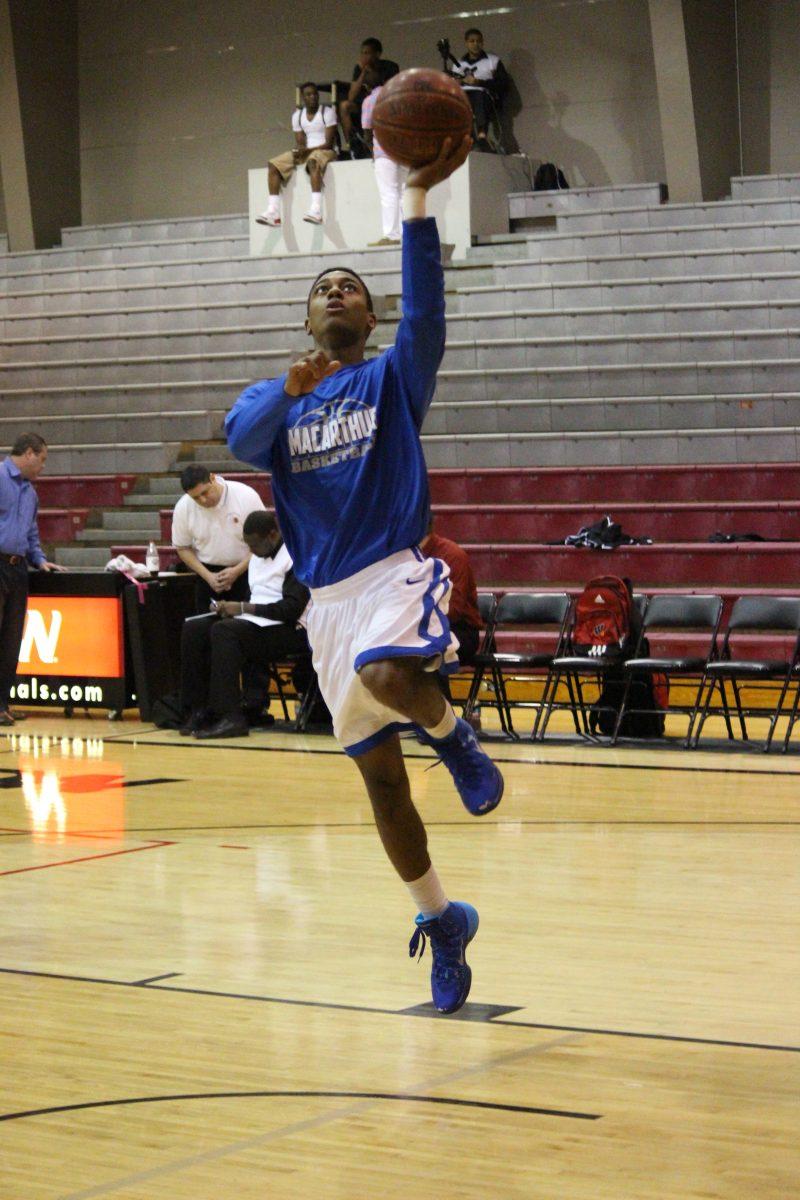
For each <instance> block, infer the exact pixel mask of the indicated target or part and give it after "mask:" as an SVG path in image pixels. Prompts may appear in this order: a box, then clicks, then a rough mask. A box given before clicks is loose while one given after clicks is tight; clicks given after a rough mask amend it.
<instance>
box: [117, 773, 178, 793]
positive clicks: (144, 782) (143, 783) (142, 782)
mask: <svg viewBox="0 0 800 1200" xmlns="http://www.w3.org/2000/svg"><path fill="white" fill-rule="evenodd" d="M186 782H187V781H186V780H185V779H179V778H177V776H175V777H170V776H168V775H164V776H163V777H162V778H161V779H132V780H130V781H128V780H127V779H123V781H122V786H123V787H124V788H125V791H126V792H127V791H129V790H130V788H136V787H152V786H153V784H156V783H186Z"/></svg>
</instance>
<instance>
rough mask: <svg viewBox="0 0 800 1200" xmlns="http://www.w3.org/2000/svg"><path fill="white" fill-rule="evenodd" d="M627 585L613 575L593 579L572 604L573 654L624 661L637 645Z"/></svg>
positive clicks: (630, 597) (629, 590) (630, 593)
mask: <svg viewBox="0 0 800 1200" xmlns="http://www.w3.org/2000/svg"><path fill="white" fill-rule="evenodd" d="M634 609H635V606H634V603H633V591H632V589H631V585H630V582H629V581H628V580H625V579H619V578H618V577H617V576H616V575H596V576H595V578H594V579H590V580H589V582H588V583H587V585H586V587H585V588H584V589H583V591H582V592H581V594H580V596H578V599H577V600H576V602H575V625H574V628H573V631H572V645H573V650H574V652H575V653H576V654H586V655H589V656H591V657H597V658H604V657H612V658H620V659H621V658H624V657H625V653H626V651H627V652H628V654H630V652H631V650H632V649H633V646H634V645H635V642H636V633H635V631H634V628H633V625H634V620H635V617H634Z"/></svg>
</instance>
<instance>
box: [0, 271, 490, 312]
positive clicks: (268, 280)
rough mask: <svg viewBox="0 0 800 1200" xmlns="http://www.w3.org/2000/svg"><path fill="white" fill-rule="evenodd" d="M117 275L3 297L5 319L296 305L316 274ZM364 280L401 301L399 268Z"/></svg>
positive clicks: (376, 292)
mask: <svg viewBox="0 0 800 1200" xmlns="http://www.w3.org/2000/svg"><path fill="white" fill-rule="evenodd" d="M223 265H224V264H223ZM118 274H119V276H120V277H119V278H118V279H114V280H113V281H112V282H110V283H108V282H106V283H104V284H101V283H98V282H94V283H92V284H91V285H90V284H84V285H81V283H80V281H79V280H76V279H73V280H72V281H71V282H70V283H69V285H68V286H56V285H53V284H48V285H47V286H39V287H34V286H33V285H31V286H30V287H28V288H26V289H25V290H24V291H7V292H3V293H0V318H2V317H3V316H4V315H5V314H6V313H8V312H15V311H16V312H19V311H23V310H24V311H26V312H27V313H29V314H30V315H36V314H46V313H47V312H48V310H54V309H63V308H64V305H65V304H67V303H69V302H72V303H74V304H75V306H76V308H75V311H76V312H79V311H81V309H83V308H97V307H98V306H99V305H102V306H105V307H107V308H109V309H113V310H124V309H126V308H128V307H130V306H131V305H139V304H141V305H147V304H150V305H152V304H157V303H159V302H161V301H163V300H167V301H169V300H173V301H174V302H175V303H184V304H194V305H195V306H197V307H202V306H203V305H205V304H206V303H209V302H211V303H213V302H214V301H217V300H229V301H239V300H242V301H247V300H250V301H254V300H259V301H264V300H274V301H275V302H276V303H280V302H281V300H282V299H283V298H284V297H285V296H286V295H287V292H288V293H289V294H290V296H291V299H292V301H293V302H294V301H296V300H297V298H298V296H299V297H300V298H303V299H304V298H305V296H306V295H307V293H308V287H309V286H310V284H311V281H312V279H313V278H314V275H315V274H316V271H315V272H313V273H312V272H305V273H304V274H301V275H293V274H286V275H274V276H265V275H262V274H259V273H256V272H254V271H252V270H251V271H250V272H249V273H247V274H243V273H239V274H236V273H232V274H229V275H228V276H226V277H222V276H221V275H218V276H215V277H211V276H209V275H208V274H207V273H206V272H202V271H201V272H194V271H193V270H192V269H191V268H187V270H181V271H180V272H179V273H178V274H179V276H180V277H179V278H164V277H163V276H162V275H161V273H159V272H158V271H157V270H156V269H151V268H146V269H144V270H143V269H142V268H131V270H130V271H128V272H125V273H124V274H123V273H119V272H118ZM143 276H144V277H143ZM364 276H365V278H366V280H367V282H368V284H369V286H370V290H371V291H372V293H373V299H374V300H375V301H376V303H377V297H378V296H381V295H388V296H392V297H396V296H398V295H399V293H400V286H401V282H400V268H399V264H398V266H397V267H394V266H393V267H388V268H380V269H378V270H370V271H369V272H366V271H365V272H364ZM446 278H447V286H448V287H449V288H450V289H451V290H452V289H453V288H454V287H455V286H456V281H457V282H458V284H460V285H462V286H466V285H471V286H478V285H480V284H488V283H491V282H492V280H493V274H492V266H491V264H489V263H466V262H465V263H457V264H455V265H454V266H452V267H449V268H448V270H447V276H446Z"/></svg>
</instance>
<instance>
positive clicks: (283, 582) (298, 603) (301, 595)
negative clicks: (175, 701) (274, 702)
mask: <svg viewBox="0 0 800 1200" xmlns="http://www.w3.org/2000/svg"><path fill="white" fill-rule="evenodd" d="M244 537H245V541H246V543H247V545H248V548H249V549H250V550H251V551H252V557H251V559H250V566H249V567H248V576H249V580H250V600H249V601H238V600H218V601H216V602H214V603H213V607H214V612H213V613H212V614H210V615H209V616H208V617H190V618H189V619H188V620H187V621H184V623H183V633H182V636H181V705H182V708H183V712H184V714H185V721H184V724H183V725H182V726H181V733H182V734H183V735H184V736H185V737H187V736H189V735H190V734H193V735H194V736H195V737H197V738H218V737H244V736H246V735H247V734H248V733H249V730H250V725H249V722H248V720H247V718H246V716H245V714H244V712H243V710H242V686H241V675H242V671H243V670H244V668H245V667H246V666H248V665H250V664H252V665H255V666H258V665H265V664H267V663H270V662H273V661H275V660H278V661H280V660H281V659H282V658H284V657H285V656H287V655H296V654H303V653H308V652H309V650H308V639H307V637H306V633H305V630H304V629H303V628H302V627H301V625H300V624H299V621H300V618H301V617H302V615H303V613H304V611H305V608H306V605H307V604H308V598H309V593H308V588H306V587H304V586H303V584H302V583H300V582H299V581H298V580H297V579H296V577H295V574H294V570H293V568H292V560H291V558H290V557H289V551H288V550H287V549H286V546H285V545H284V544H283V538H282V537H281V532H280V529H279V528H278V523H277V521H276V520H275V517H274V516H273V515H272V513H268V512H252V513H250V515H249V517H248V518H247V520H246V521H245V523H244ZM219 618H222V619H221V620H220V619H219Z"/></svg>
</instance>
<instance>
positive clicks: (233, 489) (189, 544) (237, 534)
mask: <svg viewBox="0 0 800 1200" xmlns="http://www.w3.org/2000/svg"><path fill="white" fill-rule="evenodd" d="M181 487H182V488H183V492H184V494H183V495H182V496H181V498H180V500H179V501H178V503H177V504H176V505H175V510H174V512H173V514H172V545H173V546H174V547H175V549H176V550H177V552H178V557H179V558H180V560H181V561H182V562H183V563H185V565H186V566H187V567H188V568H189V570H190V571H194V573H195V575H196V576H197V578H196V580H195V612H198V613H201V612H202V613H204V612H208V605H209V601H211V600H217V599H225V600H246V599H247V597H248V596H249V594H250V592H249V589H248V586H247V566H248V563H249V562H250V551H249V550H248V549H247V546H246V545H245V541H244V536H243V532H242V531H243V527H244V522H245V519H246V518H247V516H248V515H249V514H250V513H251V512H256V511H261V510H263V508H264V502H263V500H262V499H261V497H260V496H259V494H258V492H257V491H256V490H255V488H251V487H250V486H249V485H248V484H246V483H239V482H238V480H235V479H223V477H222V476H221V475H215V474H214V473H213V472H212V471H209V470H208V468H207V467H204V466H202V465H201V464H200V463H191V464H190V465H189V466H188V467H185V468H184V469H183V471H182V472H181Z"/></svg>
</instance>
